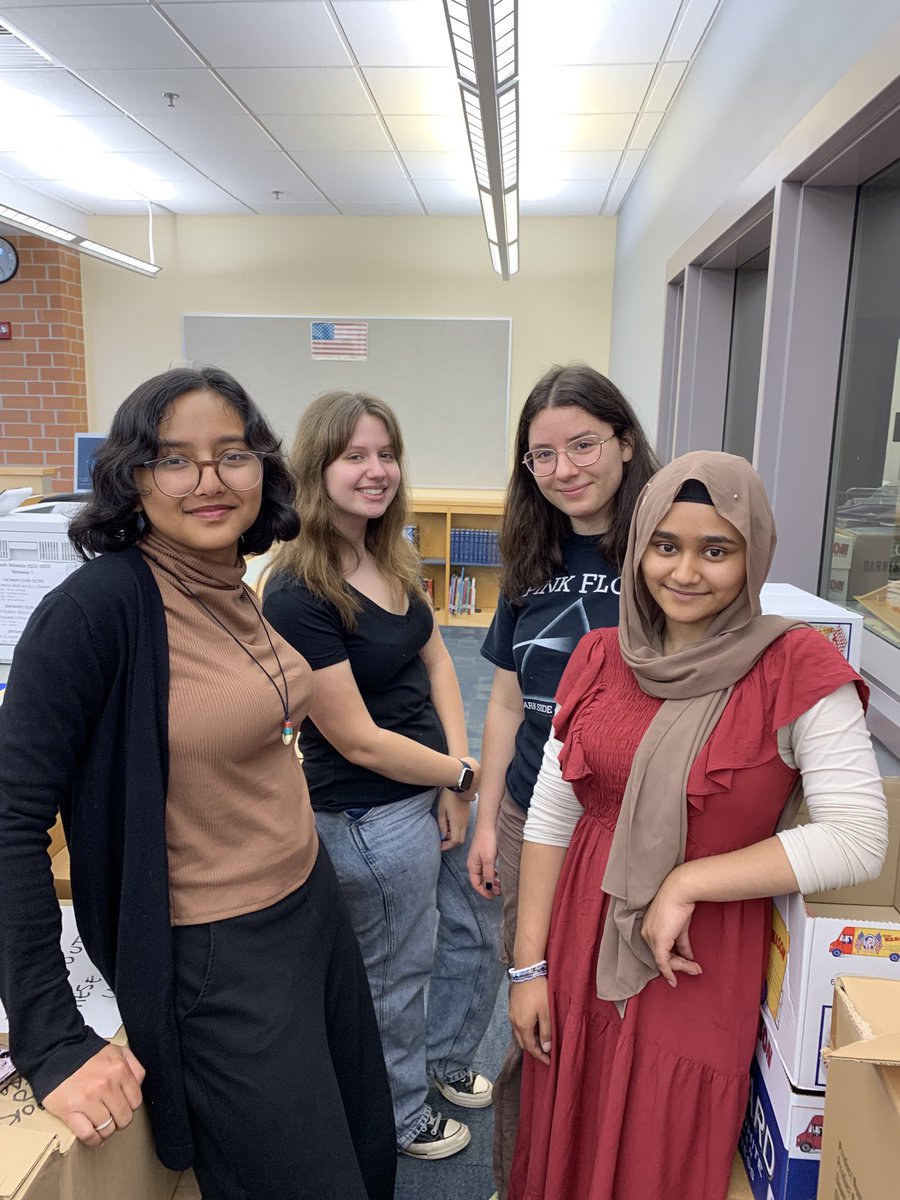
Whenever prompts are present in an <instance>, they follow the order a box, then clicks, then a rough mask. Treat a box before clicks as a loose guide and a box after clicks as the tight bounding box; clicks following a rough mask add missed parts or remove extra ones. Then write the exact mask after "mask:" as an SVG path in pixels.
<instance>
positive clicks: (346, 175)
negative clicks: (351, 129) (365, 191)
mask: <svg viewBox="0 0 900 1200" xmlns="http://www.w3.org/2000/svg"><path fill="white" fill-rule="evenodd" d="M297 161H298V162H299V163H300V166H301V167H302V168H303V170H304V171H306V173H307V174H308V175H309V176H310V178H312V179H314V180H315V181H316V183H317V184H318V185H319V187H321V188H322V190H323V191H325V192H328V193H329V195H330V194H331V189H333V188H338V189H340V190H341V191H343V192H346V189H347V188H348V187H349V186H351V185H352V184H353V182H354V181H355V180H358V179H366V180H369V181H370V182H371V183H372V184H382V183H394V184H396V183H403V182H405V180H406V176H405V175H404V173H403V168H402V167H401V165H400V163H399V162H398V161H397V156H396V154H394V153H393V151H381V152H379V153H365V152H363V153H358V154H339V153H336V152H331V153H328V154H303V155H301V156H299V157H298V159H297Z"/></svg>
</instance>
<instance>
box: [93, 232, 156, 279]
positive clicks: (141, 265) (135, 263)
mask: <svg viewBox="0 0 900 1200" xmlns="http://www.w3.org/2000/svg"><path fill="white" fill-rule="evenodd" d="M77 249H79V250H83V251H84V252H85V253H86V254H92V255H94V256H95V257H96V258H105V259H108V260H109V262H114V263H119V264H120V265H121V266H123V267H130V268H131V270H132V271H140V272H141V274H142V275H157V274H158V273H159V271H160V270H161V268H160V267H157V266H156V264H155V263H149V262H144V260H143V259H142V258H133V257H132V255H130V254H123V253H122V251H121V250H113V249H112V247H110V246H103V245H101V244H100V243H99V242H89V241H87V240H86V239H85V238H82V239H81V240H80V241H79V242H78V245H77Z"/></svg>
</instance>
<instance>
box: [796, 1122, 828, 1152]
mask: <svg viewBox="0 0 900 1200" xmlns="http://www.w3.org/2000/svg"><path fill="white" fill-rule="evenodd" d="M824 1123H825V1118H824V1117H823V1116H817V1117H813V1119H812V1120H811V1121H810V1123H809V1124H808V1125H807V1127H806V1128H805V1129H804V1130H803V1132H802V1133H798V1134H797V1146H798V1148H799V1149H800V1150H801V1151H802V1152H803V1153H804V1154H809V1153H810V1152H811V1151H813V1150H814V1151H815V1152H816V1153H817V1154H818V1153H819V1151H820V1150H821V1149H822V1126H823V1124H824Z"/></svg>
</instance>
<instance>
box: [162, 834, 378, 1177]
mask: <svg viewBox="0 0 900 1200" xmlns="http://www.w3.org/2000/svg"><path fill="white" fill-rule="evenodd" d="M172 933H173V941H174V949H175V1007H176V1012H177V1015H178V1024H179V1033H180V1037H181V1054H182V1060H183V1063H184V1073H185V1087H186V1091H187V1097H188V1105H189V1109H190V1113H191V1127H192V1132H193V1136H194V1170H195V1172H196V1175H197V1180H198V1183H199V1185H200V1190H201V1192H202V1194H203V1198H204V1200H391V1198H392V1197H393V1195H394V1177H395V1173H396V1168H397V1157H396V1147H395V1140H394V1118H393V1112H392V1109H391V1099H390V1093H389V1090H388V1083H387V1076H386V1074H385V1069H384V1059H383V1057H382V1053H381V1043H380V1041H379V1037H378V1028H377V1026H376V1024H375V1014H374V1011H373V1008H372V1000H371V995H370V992H369V984H368V981H367V979H366V974H365V969H364V967H363V963H362V959H361V957H360V954H359V948H358V946H357V944H356V939H355V937H354V936H353V931H352V929H351V928H350V922H349V919H348V917H347V913H346V910H345V907H344V901H343V898H342V896H341V894H340V891H339V888H338V883H337V879H336V878H335V874H334V868H333V867H332V865H331V860H330V859H329V857H328V854H327V852H326V850H325V848H324V847H320V849H319V857H318V860H317V862H316V865H315V867H314V868H313V871H312V873H311V874H310V877H309V879H308V880H307V881H306V883H305V884H304V885H303V887H301V888H298V890H297V891H296V892H293V893H292V894H291V895H290V896H287V897H286V898H285V899H284V900H281V901H279V902H278V903H277V904H274V905H272V906H271V907H270V908H265V909H262V910H261V911H260V912H254V913H247V914H246V915H244V916H239V917H232V918H230V919H229V920H225V921H214V922H211V923H209V924H205V925H181V926H176V927H175V928H174V929H173V931H172Z"/></svg>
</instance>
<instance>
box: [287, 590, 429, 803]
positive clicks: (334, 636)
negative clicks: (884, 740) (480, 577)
mask: <svg viewBox="0 0 900 1200" xmlns="http://www.w3.org/2000/svg"><path fill="white" fill-rule="evenodd" d="M354 591H355V589H354ZM356 596H357V598H358V599H359V601H360V603H361V605H362V608H361V610H360V613H359V618H358V622H357V626H356V629H354V630H353V631H352V632H350V631H349V630H347V629H346V628H345V627H344V624H343V622H342V621H341V618H340V614H339V613H338V611H337V609H336V608H335V607H334V606H333V605H332V604H329V603H327V602H326V601H324V600H320V599H318V598H317V597H316V596H313V595H312V593H311V592H310V591H308V589H307V588H306V587H304V585H303V584H302V583H299V582H297V581H295V580H290V579H288V578H286V577H285V576H284V575H275V576H273V578H272V579H271V580H270V581H269V582H268V583H267V584H266V590H265V599H264V601H263V612H264V614H265V616H266V619H267V620H268V621H270V622H271V624H272V625H273V626H274V628H275V629H277V630H278V632H279V633H280V634H281V636H282V637H283V638H284V639H285V640H286V641H288V642H290V644H291V645H292V646H293V647H294V648H295V649H296V650H299V652H300V653H301V654H302V655H303V657H304V658H305V659H306V661H307V662H308V663H309V665H310V666H311V667H312V669H313V670H314V671H318V670H321V668H322V667H331V666H334V665H335V663H339V662H345V661H346V662H349V663H350V669H351V670H352V672H353V678H354V679H355V681H356V686H357V687H358V688H359V692H360V695H361V696H362V699H363V703H364V704H365V706H366V709H367V710H368V712H369V715H370V716H371V718H372V720H373V721H374V722H375V724H376V725H378V726H380V728H382V729H390V730H391V731H392V732H393V733H400V734H402V735H403V736H404V737H408V738H412V739H413V740H414V741H416V742H420V743H421V744H422V745H424V746H428V747H429V748H430V749H432V750H437V751H439V752H440V753H441V754H446V753H447V740H446V738H445V737H444V730H443V727H442V726H441V723H440V721H439V719H438V715H437V713H436V712H435V709H434V705H433V704H432V703H431V683H430V680H429V678H428V672H427V671H426V669H425V663H424V662H423V661H422V659H421V657H420V655H419V651H420V650H421V649H422V648H423V646H424V645H425V643H426V642H427V641H428V639H429V638H430V637H431V634H432V630H433V628H434V617H433V615H432V612H431V609H430V608H429V606H428V605H427V604H426V603H425V601H424V600H420V599H419V598H418V597H417V596H410V598H409V608H408V610H407V612H406V613H405V614H404V615H403V616H402V617H398V616H395V615H394V614H393V613H389V612H387V611H386V610H385V609H383V608H381V607H379V605H377V604H375V602H374V601H372V600H370V599H369V598H368V597H367V596H364V595H363V594H362V593H361V592H356ZM300 744H301V746H302V748H303V770H304V772H305V774H306V780H307V783H308V784H309V793H310V799H311V800H312V806H313V808H314V809H316V810H317V811H320V812H341V811H342V810H343V809H345V808H357V807H359V808H370V807H373V806H375V805H377V804H390V803H391V802H392V801H394V800H403V799H405V798H406V797H407V796H414V795H416V793H417V792H421V791H424V790H425V789H424V788H423V787H422V785H421V784H416V783H398V782H397V781H396V780H393V779H387V778H386V777H385V776H384V775H378V774H377V773H376V772H375V771H369V770H368V769H367V768H365V767H358V766H356V765H355V764H354V763H352V762H350V761H349V760H348V759H346V758H344V756H343V755H342V754H339V753H338V751H337V750H335V748H334V746H332V745H331V743H330V742H329V741H327V740H326V739H325V737H323V735H322V734H321V733H320V732H319V730H318V729H317V728H316V726H315V725H314V724H313V722H312V721H311V720H310V719H309V718H308V717H307V719H306V720H305V721H304V722H303V724H302V726H301V727H300Z"/></svg>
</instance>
